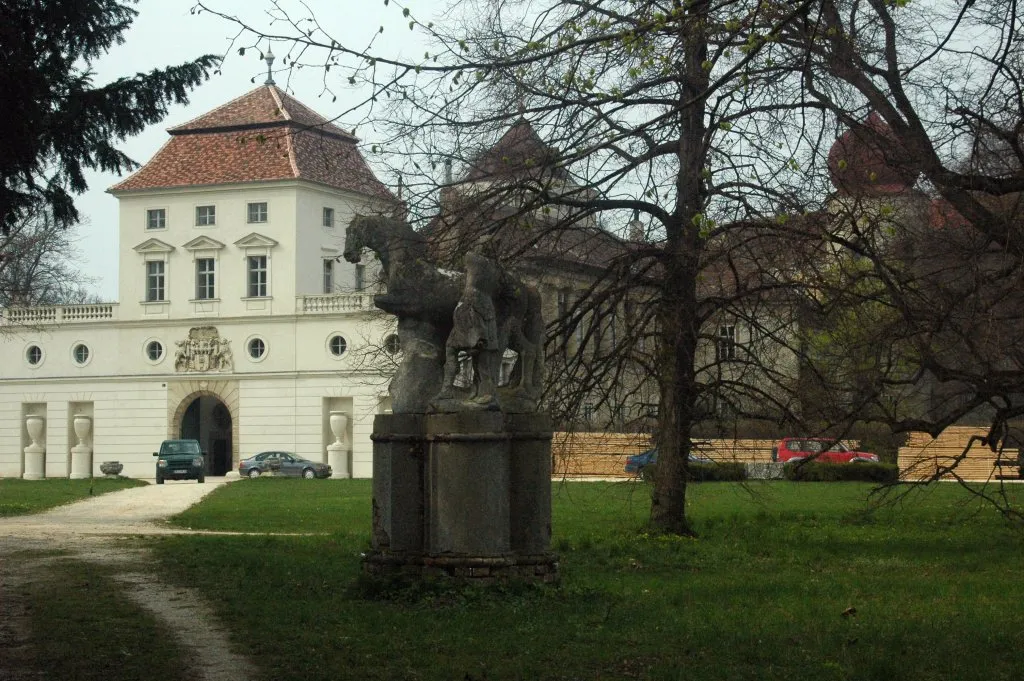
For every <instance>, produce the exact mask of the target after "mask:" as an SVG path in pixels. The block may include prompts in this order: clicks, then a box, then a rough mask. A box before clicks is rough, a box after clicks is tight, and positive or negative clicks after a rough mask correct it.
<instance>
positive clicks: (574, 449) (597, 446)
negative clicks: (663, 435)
mask: <svg viewBox="0 0 1024 681" xmlns="http://www.w3.org/2000/svg"><path fill="white" fill-rule="evenodd" d="M652 446H653V445H651V436H650V434H648V433H555V437H554V440H553V441H552V442H551V456H552V459H553V461H552V463H553V467H554V471H553V472H554V474H555V475H556V476H583V475H587V476H590V475H605V476H609V477H623V476H626V472H625V471H624V470H623V469H624V468H625V467H626V457H628V456H632V455H634V454H640V453H641V452H644V451H647V450H648V449H650V448H651V447H652Z"/></svg>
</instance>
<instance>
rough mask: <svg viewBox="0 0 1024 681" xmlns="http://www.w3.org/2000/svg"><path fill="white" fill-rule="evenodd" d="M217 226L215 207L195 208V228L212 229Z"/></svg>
mask: <svg viewBox="0 0 1024 681" xmlns="http://www.w3.org/2000/svg"><path fill="white" fill-rule="evenodd" d="M216 224H217V206H196V227H212V226H213V225H216Z"/></svg>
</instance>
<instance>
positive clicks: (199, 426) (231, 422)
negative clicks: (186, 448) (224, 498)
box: [167, 381, 238, 475]
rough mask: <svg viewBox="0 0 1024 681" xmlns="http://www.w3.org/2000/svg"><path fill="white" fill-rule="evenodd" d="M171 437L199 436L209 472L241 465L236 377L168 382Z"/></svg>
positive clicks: (224, 471)
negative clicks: (230, 378) (239, 461)
mask: <svg viewBox="0 0 1024 681" xmlns="http://www.w3.org/2000/svg"><path fill="white" fill-rule="evenodd" d="M167 402H168V418H167V437H168V438H169V439H189V440H198V441H199V445H200V446H201V447H202V448H203V451H204V452H206V473H207V475H225V474H226V473H227V472H228V471H231V470H233V469H234V468H235V467H237V465H238V385H237V383H236V382H235V381H181V382H177V383H173V384H169V385H168V400H167Z"/></svg>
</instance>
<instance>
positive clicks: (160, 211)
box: [146, 208, 167, 229]
mask: <svg viewBox="0 0 1024 681" xmlns="http://www.w3.org/2000/svg"><path fill="white" fill-rule="evenodd" d="M165 227H167V209H166V208H150V209H149V210H147V211H146V229H163V228H165Z"/></svg>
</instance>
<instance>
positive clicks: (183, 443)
mask: <svg viewBox="0 0 1024 681" xmlns="http://www.w3.org/2000/svg"><path fill="white" fill-rule="evenodd" d="M153 456H155V457H158V458H157V460H156V484H158V485H162V484H164V480H168V479H170V480H195V481H197V482H206V452H204V451H203V450H202V448H201V447H200V446H199V441H198V440H164V441H163V442H161V443H160V451H159V452H153Z"/></svg>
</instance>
